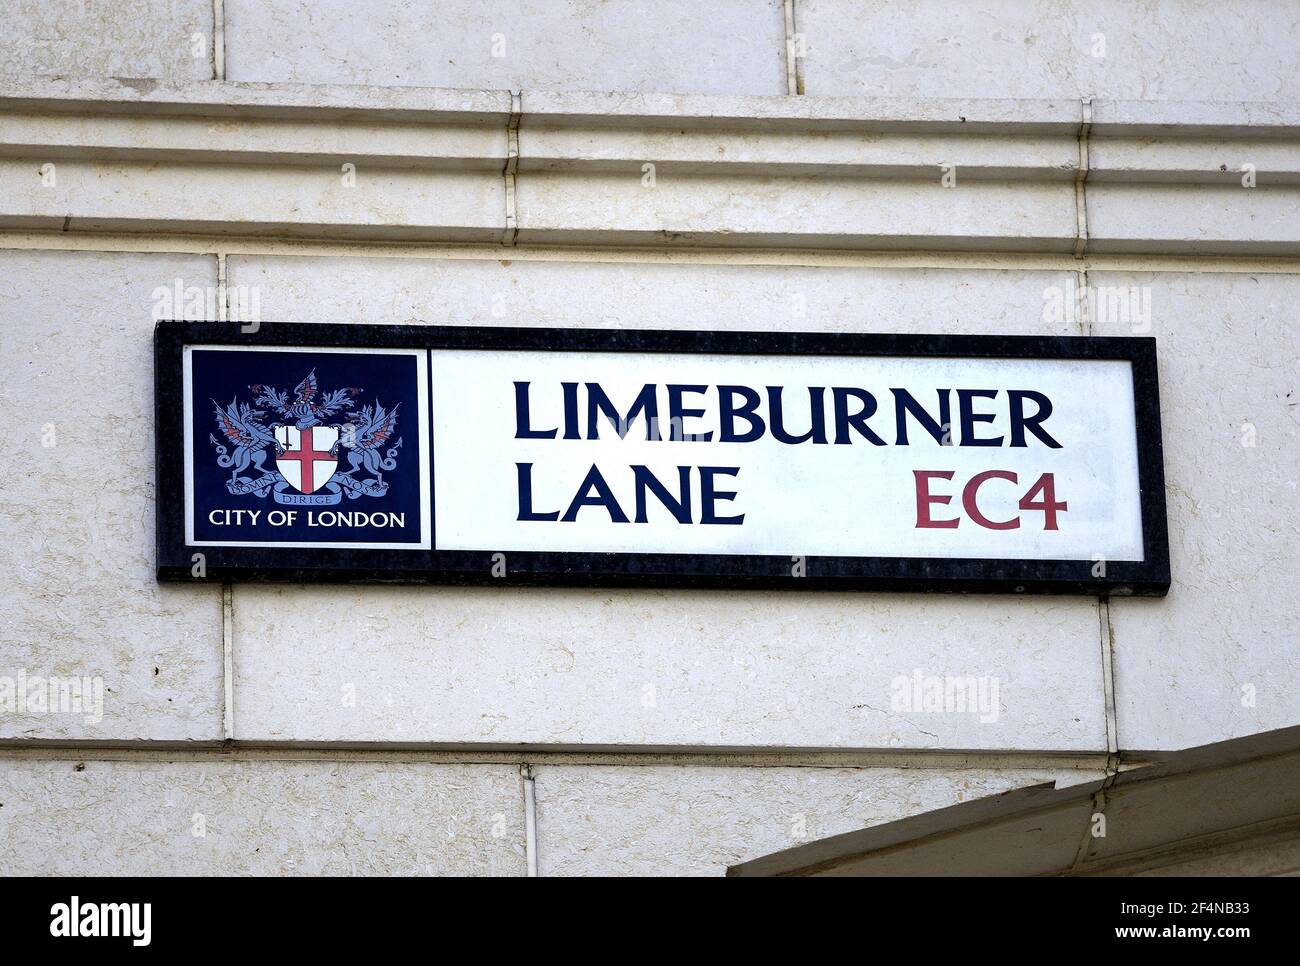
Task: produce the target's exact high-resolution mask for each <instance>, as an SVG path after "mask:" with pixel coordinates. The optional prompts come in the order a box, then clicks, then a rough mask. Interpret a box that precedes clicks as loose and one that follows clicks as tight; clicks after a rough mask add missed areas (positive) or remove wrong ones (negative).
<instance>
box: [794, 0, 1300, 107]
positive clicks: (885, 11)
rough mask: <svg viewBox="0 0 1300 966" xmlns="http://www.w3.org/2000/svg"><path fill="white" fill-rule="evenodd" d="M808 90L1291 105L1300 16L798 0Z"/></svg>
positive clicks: (1117, 2)
mask: <svg viewBox="0 0 1300 966" xmlns="http://www.w3.org/2000/svg"><path fill="white" fill-rule="evenodd" d="M796 10H797V29H798V32H799V33H800V34H802V35H803V37H804V39H805V43H806V45H807V56H806V57H805V60H804V77H805V89H806V91H807V92H808V93H809V94H876V93H878V92H880V91H882V90H888V91H890V92H891V93H893V94H895V95H898V96H909V95H915V96H922V97H1072V98H1078V97H1089V96H1091V97H1106V98H1131V99H1135V100H1163V101H1170V100H1184V101H1267V100H1290V99H1292V98H1293V95H1294V92H1295V91H1296V90H1297V89H1298V88H1300V52H1298V50H1297V47H1296V44H1294V43H1293V42H1292V38H1293V37H1295V35H1296V32H1297V31H1298V30H1300V12H1297V10H1296V9H1295V8H1294V7H1293V6H1289V5H1279V4H1276V3H1271V2H1269V0H1243V2H1240V3H1235V4H1232V5H1231V6H1226V5H1223V4H1208V3H1203V2H1200V0H1158V2H1156V3H1143V4H1133V3H1129V2H1127V0H1032V2H1025V0H981V2H978V3H961V4H952V3H948V2H946V0H910V2H907V3H885V2H880V0H873V2H868V3H862V2H860V0H798V4H797V7H796Z"/></svg>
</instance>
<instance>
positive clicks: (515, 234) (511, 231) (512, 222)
mask: <svg viewBox="0 0 1300 966" xmlns="http://www.w3.org/2000/svg"><path fill="white" fill-rule="evenodd" d="M523 111H524V101H523V91H511V92H510V117H509V119H508V120H507V121H506V164H505V168H504V169H503V171H502V177H503V178H504V179H505V205H506V225H505V229H504V231H503V232H502V236H501V244H502V245H507V246H511V247H513V246H514V245H515V244H516V242H517V241H518V239H519V208H518V195H517V193H516V192H517V185H518V173H519V119H520V118H521V117H522V116H523Z"/></svg>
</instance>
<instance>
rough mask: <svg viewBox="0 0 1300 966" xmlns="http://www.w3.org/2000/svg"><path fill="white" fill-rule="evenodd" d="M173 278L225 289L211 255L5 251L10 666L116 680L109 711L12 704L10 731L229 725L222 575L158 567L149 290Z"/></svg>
mask: <svg viewBox="0 0 1300 966" xmlns="http://www.w3.org/2000/svg"><path fill="white" fill-rule="evenodd" d="M177 279H180V280H181V281H182V283H183V286H184V287H195V288H199V289H203V290H205V291H206V290H209V289H211V290H213V291H215V286H216V280H217V271H216V259H215V258H211V257H202V256H179V255H132V254H99V253H85V254H73V253H65V252H21V251H6V252H0V359H3V360H4V363H3V364H4V367H5V369H4V371H5V378H4V380H3V381H2V383H0V420H2V421H3V423H4V426H5V427H6V430H5V431H6V434H7V438H8V440H9V444H8V446H7V455H6V459H7V461H8V466H7V468H6V474H7V476H8V478H9V480H10V481H11V484H10V485H7V486H6V487H5V497H4V500H2V501H0V532H3V533H4V540H3V541H0V571H3V573H4V575H5V576H4V580H3V582H2V585H0V602H2V605H0V607H2V610H3V614H4V617H3V621H0V676H7V677H16V676H17V675H18V673H19V672H25V673H26V674H27V675H28V676H42V677H47V676H50V675H59V676H64V677H83V676H91V677H96V676H98V677H102V679H103V685H104V688H105V691H104V693H103V720H102V721H99V722H93V721H92V722H88V721H87V720H86V718H87V717H93V714H92V715H86V714H68V713H60V714H50V713H44V714H40V713H29V714H25V715H23V714H14V713H8V714H6V713H0V737H17V738H31V737H37V738H115V739H134V738H152V739H165V740H178V739H207V740H213V739H218V738H220V737H221V589H220V588H219V587H216V586H213V585H211V584H207V585H203V586H193V587H186V586H182V585H170V586H160V585H159V584H158V583H157V582H156V581H155V579H154V565H155V561H154V434H153V426H154V401H153V396H154V388H153V309H154V304H155V297H154V290H155V288H159V287H161V288H164V289H168V290H171V289H173V288H174V286H175V284H176V280H177ZM214 304H215V303H214ZM180 308H181V309H183V306H182V307H180ZM168 314H171V313H170V312H168Z"/></svg>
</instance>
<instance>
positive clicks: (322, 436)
mask: <svg viewBox="0 0 1300 966" xmlns="http://www.w3.org/2000/svg"><path fill="white" fill-rule="evenodd" d="M273 429H274V432H275V441H276V443H277V444H278V446H277V453H276V456H275V467H276V469H278V470H279V471H280V474H281V475H282V476H283V477H284V478H285V479H286V480H287V481H288V482H289V485H290V486H292V487H293V488H294V489H295V490H297V491H298V492H299V493H315V492H316V491H317V490H319V489H320V488H321V487H323V486H324V485H325V484H326V483H328V482H329V481H330V479H331V478H332V477H333V476H334V471H335V470H336V469H338V465H339V461H338V449H337V447H338V441H339V428H338V427H337V426H309V427H307V428H305V429H298V428H297V427H295V426H284V425H279V426H275V427H273Z"/></svg>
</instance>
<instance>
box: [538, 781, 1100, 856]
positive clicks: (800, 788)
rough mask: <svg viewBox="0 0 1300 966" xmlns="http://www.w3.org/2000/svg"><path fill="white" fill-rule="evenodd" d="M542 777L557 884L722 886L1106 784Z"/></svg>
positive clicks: (544, 836)
mask: <svg viewBox="0 0 1300 966" xmlns="http://www.w3.org/2000/svg"><path fill="white" fill-rule="evenodd" d="M534 771H535V774H536V777H537V836H538V844H537V853H538V871H539V873H540V874H541V875H553V876H555V875H701V876H705V875H723V874H725V872H726V868H727V866H729V865H734V864H735V863H737V862H743V861H746V860H749V859H754V858H758V857H759V856H761V855H766V854H768V853H770V852H776V851H778V850H780V849H788V848H792V847H794V846H796V845H800V844H802V843H804V842H807V841H811V840H815V839H820V838H824V837H826V836H830V835H838V834H840V833H842V832H851V831H855V830H857V829H860V828H865V827H867V826H870V825H879V824H883V823H885V822H892V821H896V820H898V819H901V818H906V817H908V816H909V815H915V814H917V813H918V812H925V811H929V810H931V809H936V808H945V807H947V806H949V805H956V804H958V803H960V802H964V801H970V800H972V799H975V798H980V797H983V796H985V795H995V794H997V793H999V792H1003V791H1007V790H1009V789H1012V788H1021V787H1024V786H1027V785H1037V784H1042V783H1046V782H1051V781H1052V780H1053V779H1057V778H1059V779H1060V780H1061V782H1062V783H1069V784H1077V783H1078V782H1079V781H1082V780H1092V779H1096V778H1100V777H1101V775H1100V774H1098V773H1091V772H1073V773H1066V774H1059V775H1058V774H1057V773H1053V772H1048V771H1041V770H1030V769H1006V770H991V769H985V768H972V769H943V770H939V769H929V768H751V767H743V766H737V767H725V768H713V767H686V768H681V767H666V766H664V767H661V766H643V767H619V766H608V765H593V766H585V767H570V766H553V765H545V766H540V767H537V768H536V769H534ZM1079 832H1080V835H1082V834H1083V832H1084V828H1083V827H1082V826H1081V827H1080V829H1079Z"/></svg>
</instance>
